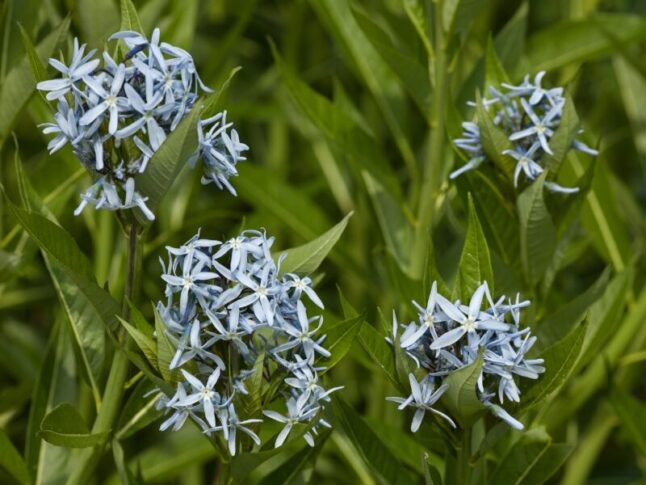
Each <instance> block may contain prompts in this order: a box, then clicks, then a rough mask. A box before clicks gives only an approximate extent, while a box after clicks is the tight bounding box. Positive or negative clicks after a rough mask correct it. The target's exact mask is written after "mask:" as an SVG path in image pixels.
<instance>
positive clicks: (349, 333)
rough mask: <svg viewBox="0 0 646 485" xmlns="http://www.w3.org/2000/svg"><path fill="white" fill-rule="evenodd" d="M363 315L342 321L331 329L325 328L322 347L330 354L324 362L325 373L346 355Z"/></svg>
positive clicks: (359, 328)
mask: <svg viewBox="0 0 646 485" xmlns="http://www.w3.org/2000/svg"><path fill="white" fill-rule="evenodd" d="M363 321H364V317H363V315H358V316H356V317H352V318H348V319H346V320H342V321H340V322H338V323H337V324H335V325H332V326H331V327H328V328H325V329H324V332H325V334H326V335H327V337H326V339H325V343H324V346H325V348H326V349H327V350H328V351H329V352H330V353H331V354H332V356H331V357H330V358H329V359H327V360H326V361H325V371H326V372H327V371H328V370H329V369H331V368H332V367H334V366H335V365H336V364H338V363H339V362H340V361H341V360H342V359H343V357H345V354H347V353H348V351H349V350H350V347H352V343H353V342H354V339H355V337H356V336H357V335H358V334H359V331H360V330H361V326H362V324H363Z"/></svg>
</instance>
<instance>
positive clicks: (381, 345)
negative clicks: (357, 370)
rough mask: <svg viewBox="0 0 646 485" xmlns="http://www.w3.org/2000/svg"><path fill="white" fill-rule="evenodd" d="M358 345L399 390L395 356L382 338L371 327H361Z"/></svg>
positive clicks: (399, 384) (400, 386)
mask: <svg viewBox="0 0 646 485" xmlns="http://www.w3.org/2000/svg"><path fill="white" fill-rule="evenodd" d="M359 343H360V344H361V346H362V347H363V349H364V350H365V351H366V352H367V353H368V355H369V356H370V357H371V358H372V360H373V361H374V363H375V364H376V365H377V366H378V367H380V368H381V369H382V370H383V371H384V372H385V373H386V376H388V378H389V379H390V381H391V382H392V383H393V384H394V385H395V386H396V387H398V388H400V389H401V388H402V385H401V383H400V382H399V378H398V377H397V367H396V365H395V354H394V352H393V349H392V348H391V347H390V346H389V345H388V343H387V342H386V340H385V339H384V336H383V335H381V334H380V333H379V332H378V331H377V330H376V329H375V328H374V327H373V326H371V325H363V326H362V327H361V330H360V331H359Z"/></svg>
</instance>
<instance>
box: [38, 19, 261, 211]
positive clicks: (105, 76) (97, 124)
mask: <svg viewBox="0 0 646 485" xmlns="http://www.w3.org/2000/svg"><path fill="white" fill-rule="evenodd" d="M116 39H120V40H122V41H123V43H124V44H125V46H126V47H127V49H128V50H127V53H126V54H125V55H124V56H123V58H121V59H118V58H117V59H116V60H115V58H113V57H112V56H111V55H110V54H109V52H108V51H107V50H106V51H104V52H102V54H101V59H102V62H101V59H100V58H95V54H96V50H92V51H90V52H87V53H86V52H85V45H81V46H79V42H78V40H77V39H75V40H74V50H73V53H72V59H71V62H70V64H69V65H65V64H64V63H63V62H61V61H59V60H57V59H50V60H49V63H50V65H51V66H52V67H53V68H54V69H56V70H57V71H58V72H60V74H61V77H60V78H57V79H51V80H47V81H42V82H40V83H38V85H37V88H38V89H40V90H42V91H46V92H47V95H46V97H47V99H48V100H50V101H56V102H57V112H56V113H55V115H54V121H53V122H51V123H45V124H44V125H42V126H43V132H44V133H46V134H52V135H54V138H53V139H52V140H51V141H50V142H49V145H48V149H49V152H50V153H54V152H56V151H57V150H60V149H61V148H63V147H64V146H65V145H67V144H69V145H71V147H72V150H73V152H74V154H75V155H76V156H77V157H78V159H79V160H80V161H81V163H82V164H83V165H84V166H85V167H86V168H87V169H88V170H89V171H90V173H91V174H92V176H93V178H94V180H95V182H94V184H93V185H92V186H91V187H90V188H89V189H88V190H87V191H86V192H85V193H84V194H82V196H81V199H82V201H81V204H80V205H79V206H78V208H77V209H76V211H75V214H77V215H78V214H79V213H80V212H81V211H82V210H83V209H84V208H85V207H86V206H87V205H88V204H91V205H93V206H94V207H96V208H97V209H98V208H105V209H108V210H122V209H130V208H134V207H137V208H139V209H140V210H141V211H142V212H143V214H144V215H145V217H146V218H148V219H150V220H153V219H154V218H155V215H154V214H153V213H152V211H151V210H150V209H149V208H148V206H147V205H146V201H147V198H146V197H144V196H142V195H141V193H140V192H138V191H137V189H136V187H135V177H136V176H137V175H139V174H141V173H143V172H144V171H145V170H146V167H147V165H148V162H149V161H150V159H151V158H152V157H153V155H154V154H155V152H156V151H157V150H158V149H159V147H160V146H161V145H162V143H163V142H164V140H165V139H166V137H167V136H168V134H169V133H171V132H172V131H174V130H175V129H176V128H177V126H178V124H179V123H180V121H182V119H183V118H184V117H186V115H187V114H188V113H189V112H190V111H191V110H192V109H193V107H194V106H195V103H196V102H197V100H198V98H199V95H200V94H201V92H211V90H210V89H209V88H207V87H206V86H205V85H204V83H203V82H202V81H201V79H200V77H199V76H198V74H197V71H196V68H195V63H194V62H193V58H192V57H191V55H190V54H189V53H188V52H186V51H185V50H183V49H180V48H178V47H176V46H173V45H171V44H168V43H166V42H160V32H159V29H155V30H154V32H153V35H152V37H151V39H150V40H149V39H147V38H146V37H145V36H143V35H142V34H140V33H138V32H129V31H124V32H117V33H116V34H114V35H112V37H110V40H116ZM225 118H226V113H220V114H218V115H217V116H215V117H212V118H209V119H207V120H204V121H202V122H201V124H200V126H199V130H198V134H199V136H200V146H199V147H198V148H197V149H196V152H195V154H194V155H193V157H192V158H191V165H192V166H193V165H194V164H195V161H196V160H197V159H198V158H200V159H202V160H203V161H204V163H203V169H204V176H205V178H206V179H208V180H212V181H214V182H215V183H216V185H217V186H218V187H220V188H222V187H226V188H228V189H229V190H230V191H231V192H234V191H233V190H232V189H231V185H230V184H229V183H228V180H227V179H228V178H229V177H231V176H233V175H236V174H237V172H236V170H235V165H236V163H237V162H238V161H240V160H244V157H243V156H242V155H241V154H242V152H244V151H245V150H247V149H248V147H247V146H246V145H245V144H243V143H240V140H239V137H238V134H237V133H236V131H235V130H233V129H231V126H232V124H231V123H226V119H225ZM213 123H215V125H214V126H215V127H216V128H215V129H211V130H209V131H208V132H207V133H206V134H205V133H203V126H205V125H210V124H213Z"/></svg>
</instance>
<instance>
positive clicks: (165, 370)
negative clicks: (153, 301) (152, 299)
mask: <svg viewBox="0 0 646 485" xmlns="http://www.w3.org/2000/svg"><path fill="white" fill-rule="evenodd" d="M153 310H154V312H155V337H156V338H157V364H158V366H159V372H160V373H161V375H162V377H163V378H164V380H165V381H166V382H170V383H174V382H177V381H178V380H179V370H178V369H173V370H171V369H170V363H171V361H172V360H173V356H174V355H175V347H174V346H173V344H172V343H171V341H170V340H169V339H168V335H166V325H164V321H163V320H162V317H161V315H160V314H159V312H158V311H157V308H155V307H153Z"/></svg>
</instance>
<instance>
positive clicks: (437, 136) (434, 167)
mask: <svg viewBox="0 0 646 485" xmlns="http://www.w3.org/2000/svg"><path fill="white" fill-rule="evenodd" d="M440 3H441V2H440ZM440 3H438V7H436V11H435V15H434V17H435V52H436V56H435V59H434V62H435V66H434V69H432V70H431V69H429V72H433V73H434V75H435V93H434V96H433V101H434V103H433V107H434V108H435V110H434V116H433V129H432V132H431V153H430V156H429V158H428V159H427V161H426V166H425V167H424V174H423V181H422V190H421V192H420V196H419V197H420V199H419V206H418V211H417V231H416V235H415V246H414V248H413V258H412V261H411V268H410V270H411V275H413V276H421V275H422V274H423V270H424V268H423V261H424V258H425V256H426V250H427V247H426V246H427V244H428V243H429V235H430V228H431V223H432V220H433V206H434V203H435V196H436V194H437V189H438V187H439V185H440V184H439V182H440V177H441V175H442V171H443V170H442V169H443V166H444V163H443V162H444V160H443V159H444V145H445V137H446V135H445V133H444V130H445V129H444V126H445V116H446V103H447V99H446V98H447V93H448V66H447V59H446V38H445V34H444V29H443V26H442V15H441V8H440V7H441V6H440ZM429 62H432V61H431V60H429Z"/></svg>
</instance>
